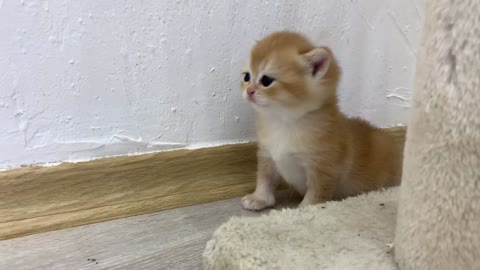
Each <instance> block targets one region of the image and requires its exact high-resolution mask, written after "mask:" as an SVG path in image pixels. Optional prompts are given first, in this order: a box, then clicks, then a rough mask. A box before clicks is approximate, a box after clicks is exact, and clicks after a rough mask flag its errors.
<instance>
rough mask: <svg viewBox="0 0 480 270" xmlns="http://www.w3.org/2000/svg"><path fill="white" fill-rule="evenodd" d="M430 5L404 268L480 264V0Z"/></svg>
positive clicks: (440, 0) (409, 168) (398, 243)
mask: <svg viewBox="0 0 480 270" xmlns="http://www.w3.org/2000/svg"><path fill="white" fill-rule="evenodd" d="M426 11H427V12H426V21H425V28H424V34H423V42H422V46H421V49H420V53H419V56H418V60H417V78H416V83H415V95H414V98H413V104H412V116H411V117H412V118H411V120H410V125H409V128H408V132H407V140H406V148H405V155H404V156H405V160H404V168H403V179H402V186H401V191H400V199H399V204H400V205H399V210H398V222H397V230H396V234H395V258H396V260H397V262H398V264H399V266H400V268H401V269H404V270H410V269H422V270H423V269H424V270H428V269H432V270H433V269H435V270H442V269H462V270H466V269H472V270H473V269H480V1H479V0H464V1H450V0H428V1H426Z"/></svg>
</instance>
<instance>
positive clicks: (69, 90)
mask: <svg viewBox="0 0 480 270" xmlns="http://www.w3.org/2000/svg"><path fill="white" fill-rule="evenodd" d="M422 22H423V6H422V1H420V0H411V1H405V0H396V1H393V0H390V1H388V0H371V1H353V0H352V1H339V0H325V1H315V0H310V1H288V0H279V1H257V0H248V1H220V0H216V1H193V0H191V1H154V0H144V1H133V0H132V1H125V0H102V1H97V0H82V1H76V0H65V1H40V0H20V1H18V0H0V168H9V167H15V166H19V165H22V164H32V163H48V162H58V161H66V160H88V159H92V158H96V157H103V156H110V155H122V154H133V153H143V152H150V151H159V150H165V149H173V148H184V147H202V146H206V145H211V144H223V143H235V142H239V141H245V140H250V139H252V138H254V125H253V123H254V119H253V115H252V112H251V110H250V108H249V107H248V106H247V105H246V104H245V103H244V102H243V101H242V100H241V95H240V94H239V82H238V81H239V73H240V70H241V67H242V65H243V64H244V61H245V57H246V56H247V55H248V50H249V48H250V46H251V45H252V44H253V42H254V40H255V39H259V38H261V37H262V36H263V35H265V34H267V33H269V32H271V31H275V30H281V29H290V30H299V31H302V32H304V33H306V34H308V36H310V37H311V38H312V39H313V40H315V41H316V42H317V43H319V44H324V45H329V46H331V47H332V49H333V50H334V52H335V53H336V54H337V58H338V59H339V62H340V64H341V65H342V67H343V72H344V76H343V79H342V83H341V87H340V93H339V95H340V98H341V107H342V109H343V110H344V111H345V112H346V113H348V114H350V115H356V116H361V117H364V118H366V119H368V120H370V121H372V122H374V123H375V124H378V125H382V126H384V125H390V124H397V123H406V122H407V121H408V107H409V104H410V98H411V96H412V95H411V94H412V83H413V78H414V72H415V56H416V53H417V45H418V41H419V37H420V34H421V30H422Z"/></svg>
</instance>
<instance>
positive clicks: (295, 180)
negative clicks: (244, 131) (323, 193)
mask: <svg viewBox="0 0 480 270" xmlns="http://www.w3.org/2000/svg"><path fill="white" fill-rule="evenodd" d="M275 131H276V132H270V133H268V134H265V136H263V137H262V139H261V140H259V141H260V143H261V144H262V146H263V147H264V148H265V149H266V150H267V151H268V153H269V154H270V157H271V158H272V160H273V162H274V163H275V167H276V169H277V171H278V173H279V174H280V175H281V176H282V177H283V178H284V180H285V181H286V182H288V183H289V184H290V185H292V186H293V187H294V188H295V189H296V190H297V191H299V192H300V193H304V192H305V190H306V179H305V169H304V167H303V166H302V161H301V150H300V147H299V145H300V142H299V141H298V140H300V139H301V134H298V133H295V132H293V131H291V130H282V129H276V130H275Z"/></svg>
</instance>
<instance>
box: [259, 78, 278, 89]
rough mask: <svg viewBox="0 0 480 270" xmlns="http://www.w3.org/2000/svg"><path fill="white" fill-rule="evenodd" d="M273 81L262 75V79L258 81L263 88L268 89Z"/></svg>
mask: <svg viewBox="0 0 480 270" xmlns="http://www.w3.org/2000/svg"><path fill="white" fill-rule="evenodd" d="M273 81H275V79H274V78H271V77H268V76H266V75H263V76H262V78H261V79H260V83H261V84H262V85H263V86H265V87H269V86H270V84H272V83H273Z"/></svg>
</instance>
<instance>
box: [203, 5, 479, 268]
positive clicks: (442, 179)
mask: <svg viewBox="0 0 480 270" xmlns="http://www.w3.org/2000/svg"><path fill="white" fill-rule="evenodd" d="M426 12H427V14H426V24H425V28H424V38H423V43H422V46H421V51H420V54H419V58H418V62H417V68H418V70H417V79H416V84H415V94H414V100H413V104H412V118H411V121H410V126H409V129H408V133H407V142H406V149H405V161H404V169H403V172H404V177H403V180H402V181H403V183H402V185H401V187H400V188H395V189H391V190H386V191H380V192H373V193H369V194H365V195H361V196H358V197H355V198H349V199H347V200H345V201H342V202H329V203H326V204H322V205H316V206H312V207H307V208H304V209H286V210H282V211H273V212H271V213H270V214H268V215H265V216H262V217H256V218H247V217H244V218H232V219H231V220H230V221H229V222H227V223H226V224H224V225H222V226H221V227H220V228H219V229H218V230H217V232H215V234H214V236H213V239H212V240H211V241H209V242H208V244H207V247H206V249H205V252H204V266H205V269H408V270H410V269H422V270H425V269H435V270H441V269H449V270H450V269H462V270H464V269H480V1H478V0H464V1H450V0H427V1H426ZM392 242H393V243H394V245H393V247H392Z"/></svg>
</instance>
